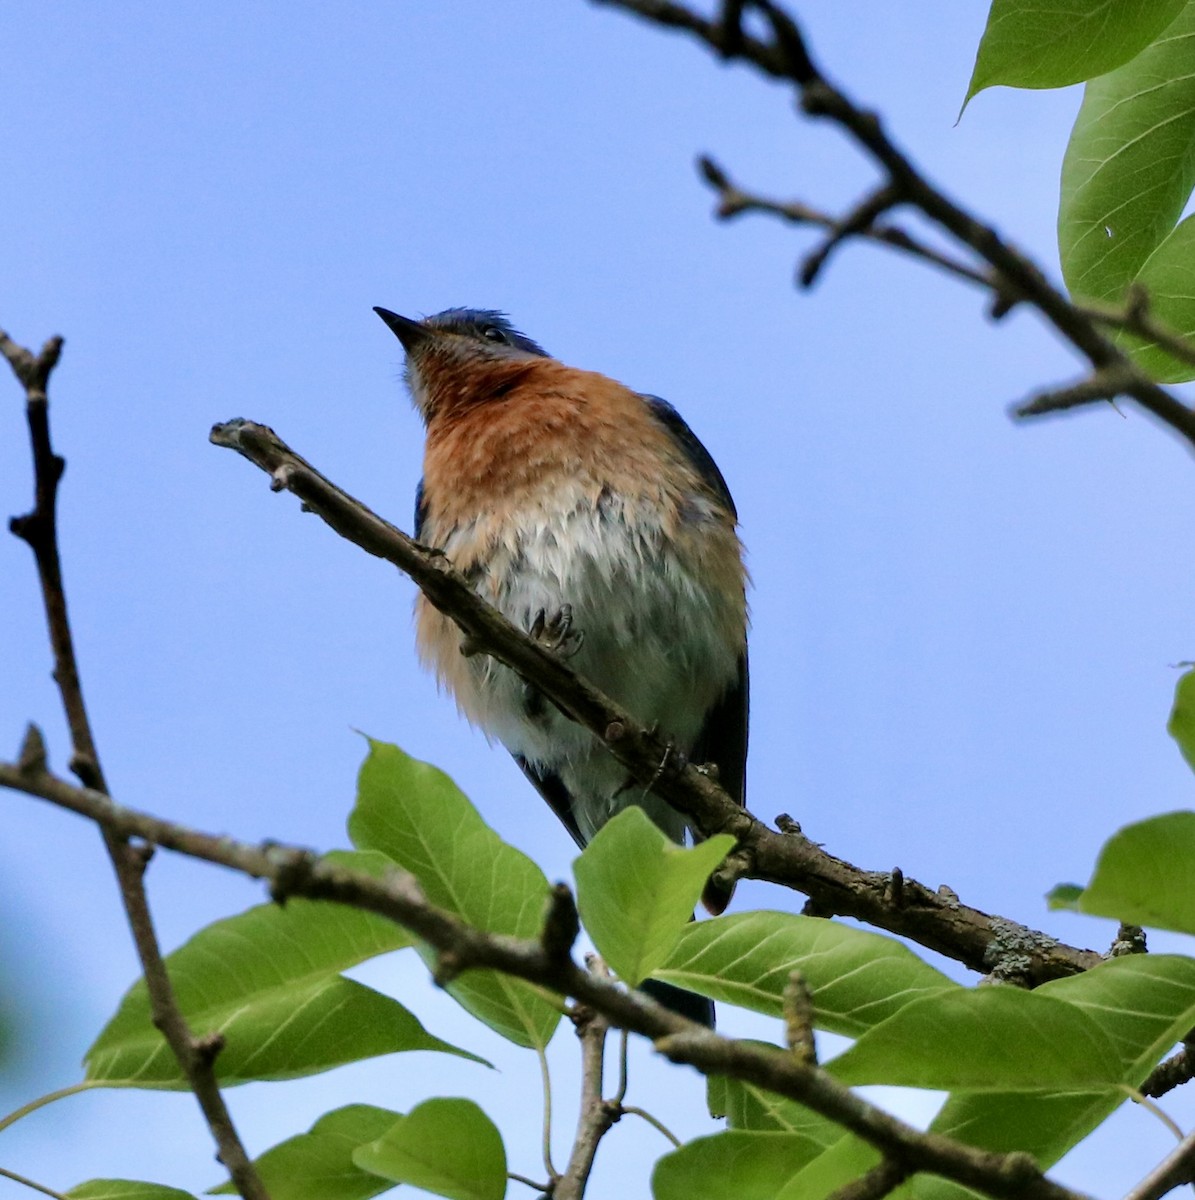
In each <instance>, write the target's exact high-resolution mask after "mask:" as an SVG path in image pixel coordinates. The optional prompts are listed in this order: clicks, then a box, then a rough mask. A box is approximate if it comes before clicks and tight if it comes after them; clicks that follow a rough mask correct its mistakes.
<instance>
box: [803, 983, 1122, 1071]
mask: <svg viewBox="0 0 1195 1200" xmlns="http://www.w3.org/2000/svg"><path fill="white" fill-rule="evenodd" d="M826 1069H827V1070H828V1071H830V1073H831V1074H833V1075H834V1076H836V1077H837V1078H838V1079H840V1080H841V1081H842V1082H843V1083H846V1084H848V1085H851V1086H854V1085H856V1084H863V1083H888V1084H896V1085H899V1086H905V1087H921V1088H934V1089H938V1090H942V1091H955V1090H960V1089H961V1090H968V1091H989V1092H998V1091H1008V1090H1011V1089H1018V1090H1027V1089H1037V1088H1040V1089H1051V1090H1063V1089H1067V1090H1071V1091H1076V1090H1079V1089H1088V1088H1090V1089H1093V1090H1094V1089H1096V1088H1099V1087H1108V1088H1113V1087H1116V1086H1117V1085H1118V1084H1119V1083H1120V1081H1121V1076H1122V1074H1123V1070H1122V1065H1121V1060H1120V1057H1119V1055H1118V1054H1117V1052H1116V1049H1115V1048H1114V1046H1113V1044H1112V1041H1111V1039H1110V1038H1109V1036H1108V1035H1107V1034H1106V1033H1105V1032H1104V1030H1103V1029H1102V1028H1101V1027H1100V1025H1099V1024H1098V1023H1097V1022H1096V1021H1094V1020H1093V1019H1092V1018H1091V1017H1090V1016H1089V1015H1088V1014H1087V1013H1085V1012H1084V1011H1083V1010H1082V1009H1080V1008H1079V1007H1077V1006H1076V1005H1073V1004H1068V1003H1066V1002H1065V1001H1063V1000H1060V999H1056V998H1055V997H1053V996H1048V995H1045V994H1043V992H1042V991H1041V990H1039V991H1036V992H1027V991H1023V990H1022V989H1021V988H1016V987H1012V986H1009V985H1002V984H993V985H990V986H987V987H979V988H957V989H955V990H952V991H949V992H941V993H938V994H937V995H931V996H927V997H925V998H924V999H922V1000H917V1001H915V1002H914V1003H912V1004H909V1005H907V1006H906V1007H904V1008H902V1009H901V1010H900V1011H899V1012H898V1013H896V1014H895V1016H892V1017H890V1018H889V1019H888V1020H887V1021H885V1022H884V1023H883V1024H882V1025H877V1026H875V1027H874V1028H873V1029H870V1030H869V1031H868V1032H867V1033H865V1034H863V1036H862V1037H860V1038H859V1040H858V1041H857V1042H856V1043H855V1044H854V1045H853V1046H851V1047H850V1048H849V1049H848V1050H846V1051H844V1052H843V1053H842V1054H840V1055H839V1056H838V1057H837V1058H836V1059H834V1060H833V1061H832V1062H830V1063H828V1064H827V1068H826Z"/></svg>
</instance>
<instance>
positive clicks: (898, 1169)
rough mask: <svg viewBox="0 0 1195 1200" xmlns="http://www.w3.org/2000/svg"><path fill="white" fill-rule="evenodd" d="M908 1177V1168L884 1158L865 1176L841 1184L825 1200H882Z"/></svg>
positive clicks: (893, 1160) (894, 1160)
mask: <svg viewBox="0 0 1195 1200" xmlns="http://www.w3.org/2000/svg"><path fill="white" fill-rule="evenodd" d="M908 1177H909V1171H908V1168H907V1167H905V1166H903V1165H902V1164H901V1163H899V1162H897V1161H896V1159H894V1158H885V1159H883V1160H882V1161H881V1162H879V1163H877V1164H876V1165H875V1166H874V1167H872V1168H871V1170H870V1171H868V1172H867V1173H866V1174H865V1175H860V1176H859V1178H858V1179H852V1180H851V1182H850V1183H846V1184H843V1186H842V1187H840V1188H839V1189H838V1190H837V1191H836V1192H833V1193H831V1194H830V1195H829V1196H828V1197H827V1198H826V1200H883V1197H884V1196H888V1195H890V1194H891V1193H892V1192H894V1191H896V1189H897V1188H898V1187H900V1185H901V1184H902V1183H904V1181H905V1180H906V1179H908Z"/></svg>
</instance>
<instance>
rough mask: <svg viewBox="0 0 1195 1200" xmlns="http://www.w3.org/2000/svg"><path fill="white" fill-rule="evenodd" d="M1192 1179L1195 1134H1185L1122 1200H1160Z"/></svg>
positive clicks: (1193, 1172) (1194, 1164)
mask: <svg viewBox="0 0 1195 1200" xmlns="http://www.w3.org/2000/svg"><path fill="white" fill-rule="evenodd" d="M1192 1179H1195V1132H1192V1133H1189V1134H1187V1136H1186V1137H1185V1138H1183V1140H1182V1141H1181V1142H1179V1144H1178V1145H1177V1146H1176V1147H1175V1148H1174V1150H1172V1151H1171V1152H1170V1154H1169V1155H1167V1157H1166V1158H1164V1159H1163V1160H1162V1161H1161V1162H1160V1163H1159V1164H1158V1165H1157V1166H1156V1167H1155V1168H1154V1169H1153V1170H1152V1171H1150V1173H1149V1174H1148V1175H1147V1176H1146V1177H1145V1178H1144V1179H1143V1180H1142V1181H1141V1182H1140V1183H1139V1184H1137V1186H1136V1187H1135V1188H1133V1190H1132V1191H1131V1192H1129V1193H1128V1194H1127V1195H1126V1196H1125V1198H1124V1200H1161V1197H1162V1196H1165V1195H1166V1194H1167V1193H1168V1192H1172V1191H1174V1189H1175V1188H1178V1187H1182V1185H1183V1184H1184V1183H1190V1182H1191V1181H1192Z"/></svg>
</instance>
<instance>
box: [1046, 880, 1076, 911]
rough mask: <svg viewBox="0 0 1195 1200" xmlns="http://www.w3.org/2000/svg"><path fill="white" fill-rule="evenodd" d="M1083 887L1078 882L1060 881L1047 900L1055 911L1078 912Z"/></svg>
mask: <svg viewBox="0 0 1195 1200" xmlns="http://www.w3.org/2000/svg"><path fill="white" fill-rule="evenodd" d="M1082 895H1083V889H1082V888H1081V887H1080V886H1079V885H1078V884H1077V883H1060V884H1057V885H1056V886H1055V887H1053V888H1052V889H1051V890H1050V892H1049V893H1048V894H1047V896H1046V900H1047V902H1048V903H1049V905H1050V908H1052V909H1053V910H1054V911H1055V912H1078V911H1079V897H1080V896H1082Z"/></svg>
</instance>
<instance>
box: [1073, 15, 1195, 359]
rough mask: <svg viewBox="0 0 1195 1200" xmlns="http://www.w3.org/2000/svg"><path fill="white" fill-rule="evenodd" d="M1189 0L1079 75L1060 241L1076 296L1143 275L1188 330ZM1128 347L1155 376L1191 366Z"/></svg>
mask: <svg viewBox="0 0 1195 1200" xmlns="http://www.w3.org/2000/svg"><path fill="white" fill-rule="evenodd" d="M1193 56H1195V0H1188V3H1187V4H1186V6H1185V7H1184V8H1183V10H1182V12H1180V13H1179V15H1178V17H1177V19H1176V20H1175V21H1174V22H1173V23H1172V24H1171V25H1169V26H1168V27H1167V28H1166V30H1165V31H1164V32H1163V33H1162V35H1161V36H1160V37H1159V38H1158V39H1157V41H1155V42H1154V43H1153V44H1152V45H1150V46H1148V47H1147V48H1146V49H1145V50H1143V51H1142V52H1141V53H1140V54H1138V55H1137V56H1136V57H1135V58H1133V59H1131V60H1130V61H1129V62H1127V63H1125V64H1124V65H1123V66H1121V67H1119V68H1117V69H1116V70H1115V71H1112V72H1110V73H1109V74H1107V75H1103V76H1100V77H1099V78H1098V79H1093V80H1092V81H1091V82H1090V83H1088V85H1087V89H1086V93H1085V95H1084V98H1083V105H1082V107H1081V108H1080V110H1079V115H1078V118H1077V119H1076V121H1075V127H1074V130H1073V132H1072V133H1071V139H1070V143H1069V145H1068V146H1067V151H1066V157H1065V159H1064V161H1063V166H1062V189H1061V197H1060V202H1059V209H1058V246H1059V252H1060V254H1061V258H1062V272H1063V276H1064V277H1065V279H1066V283H1067V286H1068V287H1069V288H1070V290H1071V292H1072V293H1073V294H1074V295H1075V296H1076V297H1078V298H1080V299H1085V300H1098V301H1104V302H1108V303H1112V304H1118V303H1121V302H1122V301H1123V300H1124V298H1125V294H1126V289H1127V288H1128V285H1129V284H1130V283H1131V282H1132V281H1134V280H1135V279H1138V278H1141V280H1142V281H1143V282H1145V283H1146V284H1147V285H1151V286H1152V288H1153V289H1154V292H1155V293H1156V294H1155V295H1154V296H1153V301H1154V303H1153V311H1154V313H1155V315H1156V316H1158V317H1159V318H1160V319H1161V320H1163V321H1164V322H1166V323H1168V324H1169V325H1171V326H1172V327H1173V328H1174V329H1176V330H1178V331H1180V332H1189V331H1192V330H1195V290H1193V289H1192V288H1190V287H1188V286H1187V283H1188V282H1189V278H1190V275H1189V271H1188V270H1187V264H1188V263H1189V257H1188V255H1189V252H1190V246H1191V239H1192V234H1191V231H1190V230H1181V231H1176V229H1175V227H1176V225H1177V224H1178V221H1179V218H1180V217H1181V215H1182V212H1183V209H1184V207H1185V206H1186V203H1187V201H1188V199H1189V198H1190V195H1191V189H1192V187H1193V186H1195V73H1193V72H1192V71H1191V69H1190V63H1191V61H1192V58H1193ZM1125 344H1126V348H1128V349H1129V350H1130V352H1131V353H1133V354H1134V355H1137V356H1141V357H1142V361H1145V362H1147V363H1148V365H1150V367H1151V369H1155V370H1158V371H1159V372H1160V374H1161V375H1162V377H1163V378H1167V379H1173V380H1178V379H1189V378H1191V377H1192V375H1195V369H1193V368H1191V367H1189V366H1181V365H1179V364H1178V363H1176V362H1174V361H1172V360H1168V359H1165V358H1163V357H1162V356H1160V354H1159V352H1157V351H1150V352H1148V354H1145V355H1142V352H1141V351H1140V349H1139V347H1138V346H1137V345H1135V344H1134V343H1133V342H1132V340H1131V339H1127V340H1126V342H1125Z"/></svg>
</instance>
